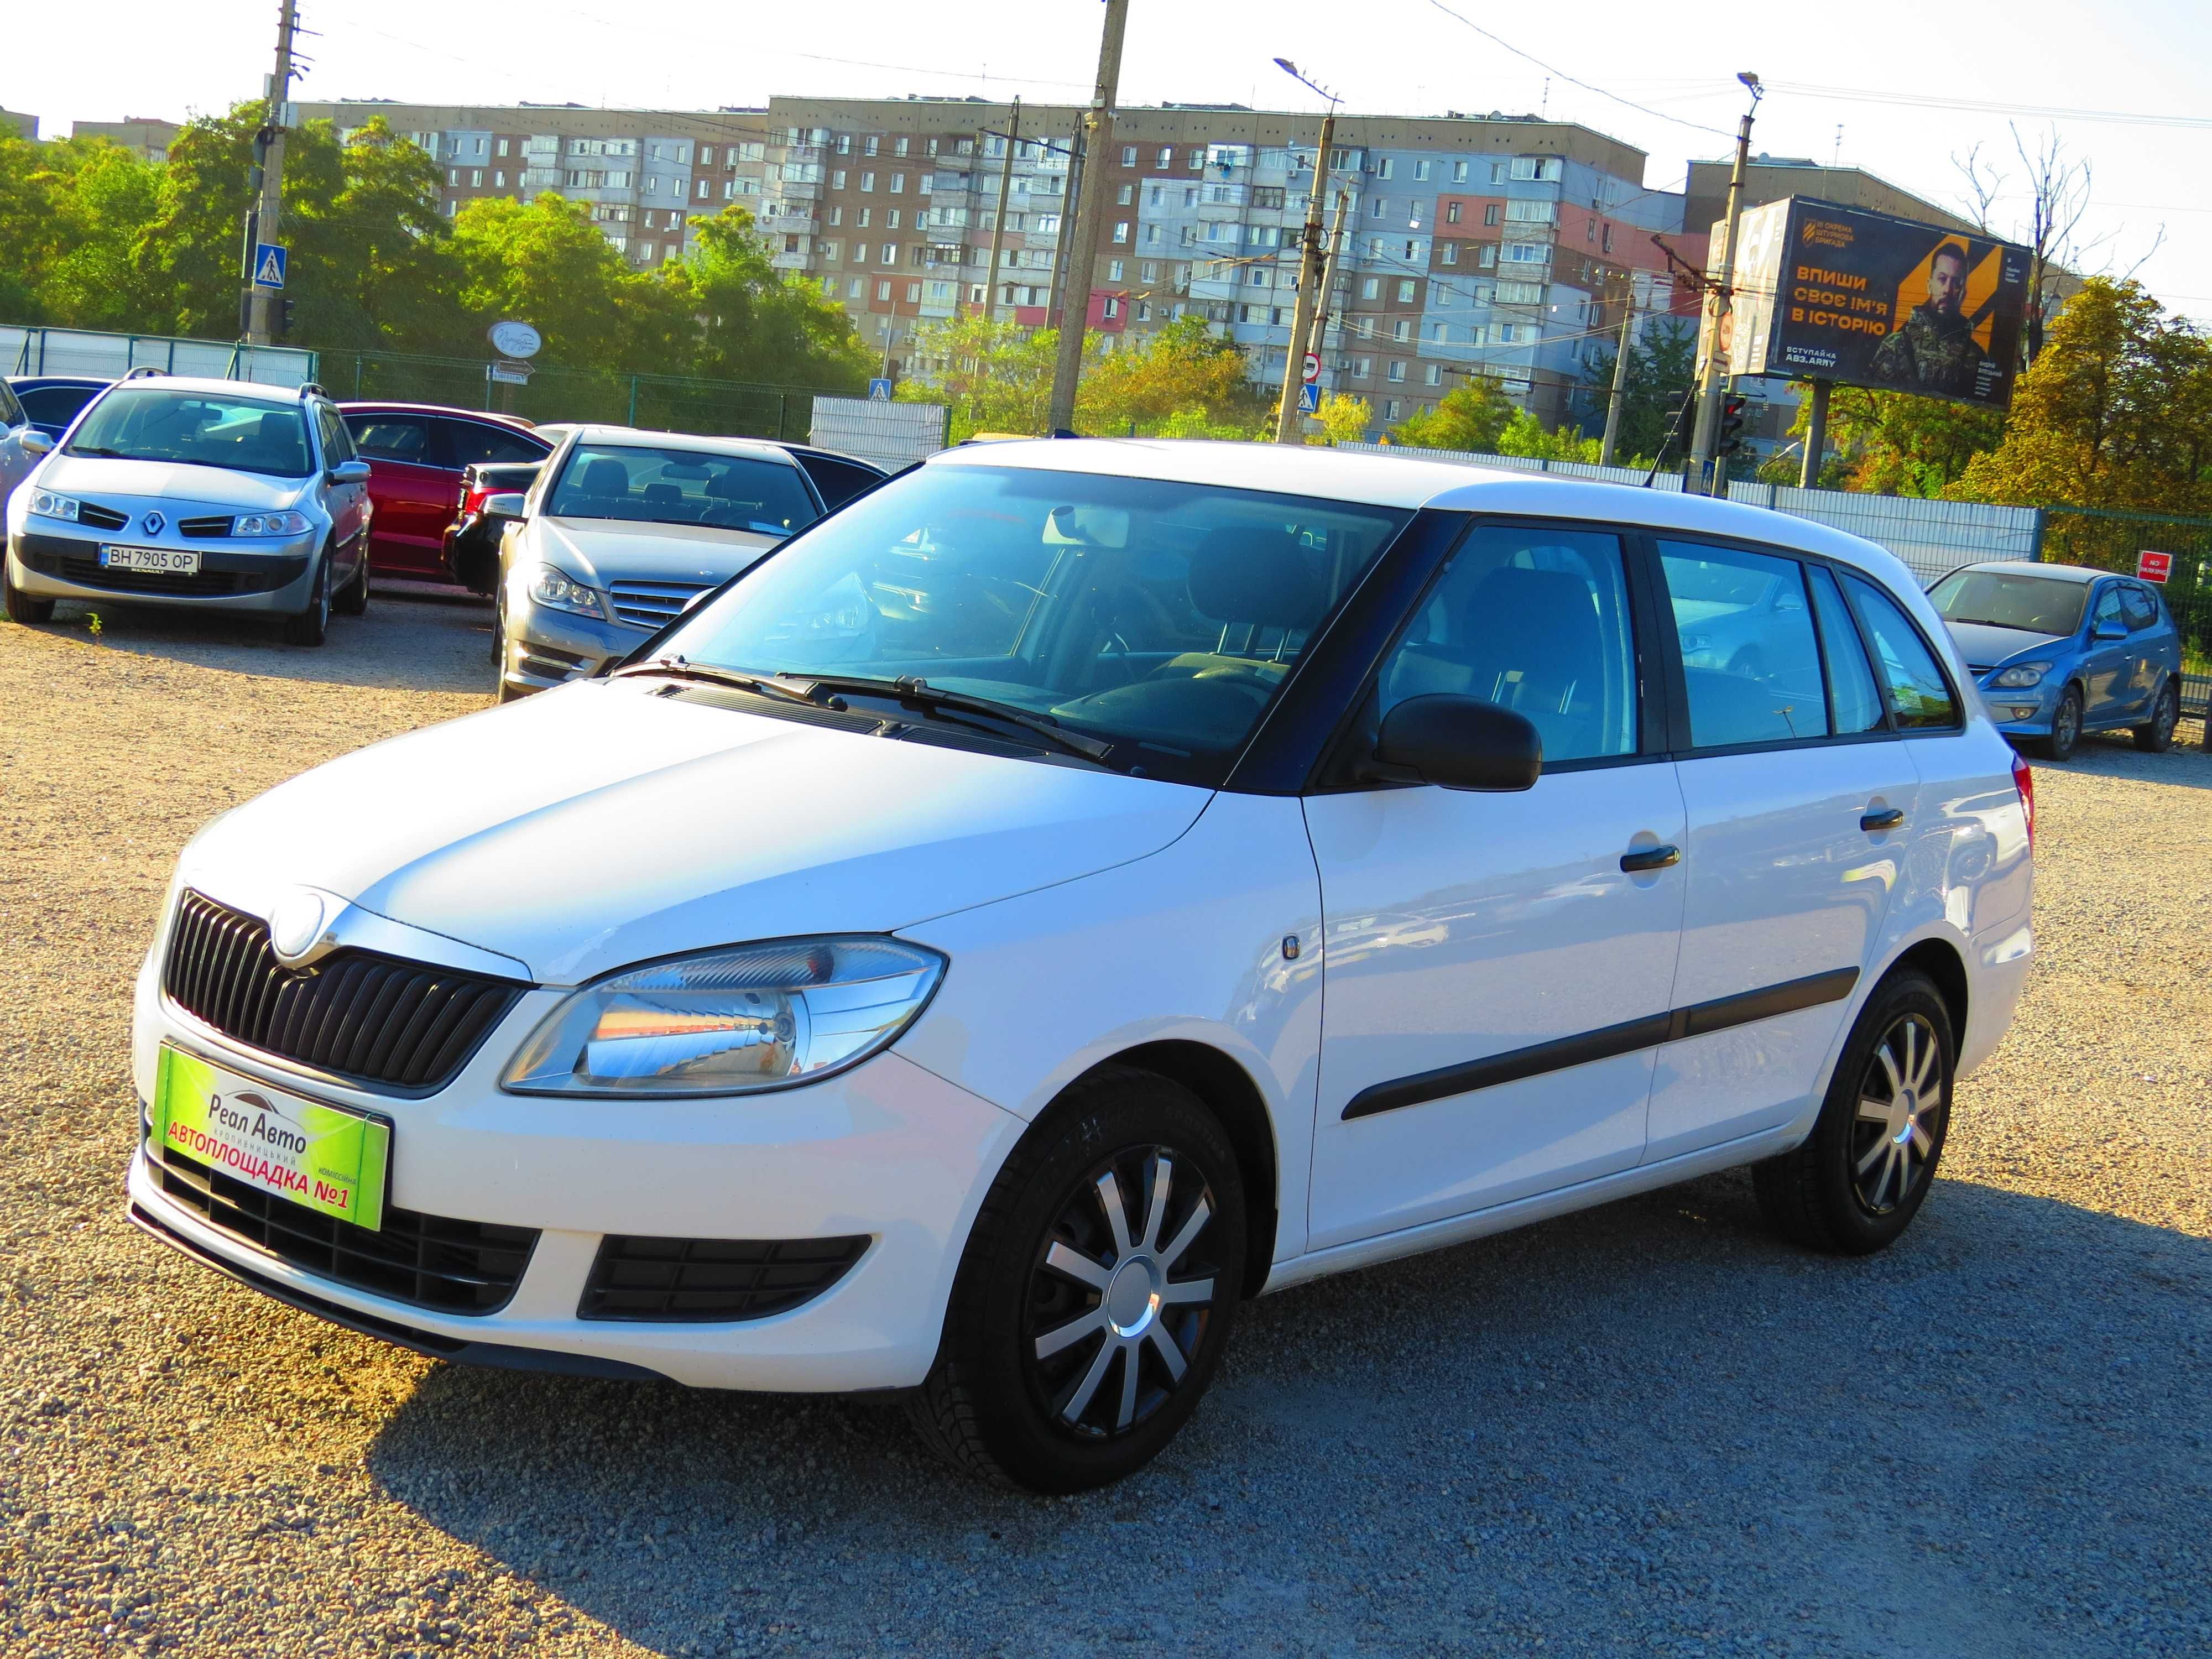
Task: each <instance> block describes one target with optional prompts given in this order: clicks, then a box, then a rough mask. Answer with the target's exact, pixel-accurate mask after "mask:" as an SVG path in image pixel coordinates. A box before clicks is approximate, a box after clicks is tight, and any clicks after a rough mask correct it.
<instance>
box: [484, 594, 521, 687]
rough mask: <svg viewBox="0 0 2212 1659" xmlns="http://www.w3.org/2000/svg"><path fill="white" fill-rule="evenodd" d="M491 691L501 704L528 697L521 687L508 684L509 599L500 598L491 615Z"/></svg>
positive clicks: (503, 596) (502, 596)
mask: <svg viewBox="0 0 2212 1659" xmlns="http://www.w3.org/2000/svg"><path fill="white" fill-rule="evenodd" d="M491 690H492V696H493V697H494V698H495V700H496V701H498V702H514V701H515V700H516V699H517V698H518V697H521V696H527V695H528V694H527V693H526V692H524V691H523V690H520V688H519V687H516V686H512V685H509V684H507V598H506V596H505V595H504V594H502V595H501V596H500V599H499V601H498V603H497V605H495V606H494V607H493V610H492V613H491Z"/></svg>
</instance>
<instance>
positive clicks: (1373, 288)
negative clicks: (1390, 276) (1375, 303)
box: [1359, 276, 1383, 300]
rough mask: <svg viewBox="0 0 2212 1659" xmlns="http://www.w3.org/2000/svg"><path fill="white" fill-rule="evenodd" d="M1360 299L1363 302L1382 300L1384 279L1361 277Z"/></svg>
mask: <svg viewBox="0 0 2212 1659" xmlns="http://www.w3.org/2000/svg"><path fill="white" fill-rule="evenodd" d="M1359 297H1360V298H1361V299H1363V300H1379V299H1381V298H1382V297H1383V279H1382V278H1381V277H1380V276H1363V277H1361V278H1360V279H1359Z"/></svg>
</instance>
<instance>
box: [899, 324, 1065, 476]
mask: <svg viewBox="0 0 2212 1659" xmlns="http://www.w3.org/2000/svg"><path fill="white" fill-rule="evenodd" d="M1096 348H1097V338H1096V337H1091V338H1090V339H1086V340H1085V342H1084V355H1085V359H1086V362H1085V368H1088V367H1089V366H1090V364H1091V362H1096V361H1097V349H1096ZM1059 349H1060V332H1059V331H1058V330H1057V329H1050V328H1040V329H1036V330H1033V331H1024V329H1023V328H1022V326H1021V325H1019V324H1018V323H1016V322H1015V321H1014V320H1013V319H1012V318H1001V319H994V320H992V321H988V322H987V321H985V320H984V318H983V313H981V312H980V311H975V312H969V313H965V314H963V315H961V316H958V317H948V318H946V319H944V320H942V321H940V322H934V323H924V324H923V325H921V327H919V328H917V329H916V330H915V331H914V337H913V343H912V345H911V346H910V348H909V350H908V356H909V357H910V359H911V360H912V361H913V362H915V363H917V364H921V365H926V366H927V367H926V368H922V369H921V372H920V373H918V374H916V375H915V376H914V377H913V378H910V379H908V380H904V381H902V382H901V383H900V385H899V388H898V395H899V397H900V398H902V400H905V401H908V402H915V403H925V404H935V403H941V404H946V405H947V406H948V407H949V408H950V409H951V411H952V412H951V421H950V423H949V424H950V428H951V429H950V430H949V431H948V433H947V434H946V435H947V436H948V437H949V438H951V440H952V441H954V442H956V443H957V442H958V441H960V440H961V439H963V438H966V437H969V436H970V435H973V434H975V433H978V432H1020V433H1025V434H1029V435H1032V436H1042V435H1043V433H1044V430H1045V421H1046V418H1047V416H1048V414H1049V413H1050V410H1051V406H1052V371H1053V360H1054V356H1055V355H1056V354H1057V353H1058V352H1059Z"/></svg>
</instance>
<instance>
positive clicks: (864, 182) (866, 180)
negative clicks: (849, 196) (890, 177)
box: [860, 173, 876, 191]
mask: <svg viewBox="0 0 2212 1659" xmlns="http://www.w3.org/2000/svg"><path fill="white" fill-rule="evenodd" d="M875 187H876V175H875V174H874V173H862V174H861V175H860V188H861V189H862V190H864V191H867V190H873V189H874V188H875Z"/></svg>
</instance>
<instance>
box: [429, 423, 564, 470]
mask: <svg viewBox="0 0 2212 1659" xmlns="http://www.w3.org/2000/svg"><path fill="white" fill-rule="evenodd" d="M437 425H438V426H439V427H440V428H442V431H441V436H442V437H443V438H444V439H445V441H446V455H445V458H444V459H442V460H441V461H440V462H439V463H438V464H439V465H441V466H454V467H462V466H480V465H504V464H506V463H507V462H510V461H536V460H542V459H544V456H545V446H544V444H543V443H541V442H539V441H538V440H537V439H535V438H527V437H525V436H524V435H522V434H520V433H519V432H511V431H509V430H508V429H507V428H505V427H501V426H494V425H492V424H491V423H490V422H488V421H452V420H441V421H440V422H437Z"/></svg>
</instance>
